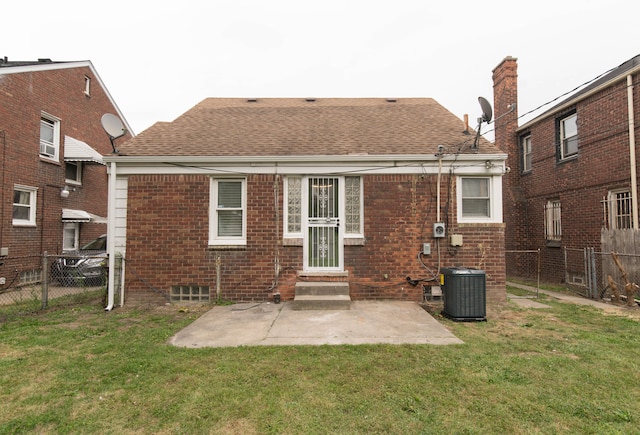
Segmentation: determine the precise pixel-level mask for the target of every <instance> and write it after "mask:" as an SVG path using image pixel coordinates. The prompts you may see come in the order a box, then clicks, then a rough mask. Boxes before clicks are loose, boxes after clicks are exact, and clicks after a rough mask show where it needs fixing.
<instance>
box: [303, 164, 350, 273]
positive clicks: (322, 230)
mask: <svg viewBox="0 0 640 435" xmlns="http://www.w3.org/2000/svg"><path fill="white" fill-rule="evenodd" d="M340 180H341V179H340V178H339V177H309V178H308V179H307V181H308V190H307V192H308V196H307V200H308V204H307V207H306V211H307V216H306V219H305V222H306V226H307V229H306V236H305V238H304V239H305V240H304V253H305V256H304V257H305V258H304V260H305V262H304V263H305V269H306V270H310V271H341V270H342V246H343V245H342V232H341V231H340V209H341V205H342V201H341V195H340V192H341V189H340Z"/></svg>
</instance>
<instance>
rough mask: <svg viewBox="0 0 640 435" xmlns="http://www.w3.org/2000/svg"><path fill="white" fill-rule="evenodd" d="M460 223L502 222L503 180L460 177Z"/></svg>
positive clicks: (458, 210)
mask: <svg viewBox="0 0 640 435" xmlns="http://www.w3.org/2000/svg"><path fill="white" fill-rule="evenodd" d="M456 184H457V188H456V198H457V203H458V207H457V216H458V222H464V223H500V222H502V178H501V177H498V176H492V177H480V176H477V177H476V176H462V175H461V176H459V177H458V178H457V181H456Z"/></svg>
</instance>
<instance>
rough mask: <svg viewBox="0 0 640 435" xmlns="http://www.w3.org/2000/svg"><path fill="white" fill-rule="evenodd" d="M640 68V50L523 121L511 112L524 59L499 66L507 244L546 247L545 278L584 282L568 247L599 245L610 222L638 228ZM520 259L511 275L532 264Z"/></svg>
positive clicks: (497, 92) (498, 135) (496, 71)
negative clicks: (570, 264)
mask: <svg viewBox="0 0 640 435" xmlns="http://www.w3.org/2000/svg"><path fill="white" fill-rule="evenodd" d="M639 72H640V56H636V57H633V58H632V59H630V60H628V61H626V62H624V63H622V64H621V65H620V66H618V67H616V68H614V69H612V70H611V71H609V72H608V73H606V74H605V75H603V76H602V77H600V78H599V79H597V80H596V81H594V82H593V83H591V84H589V85H588V86H585V87H584V88H583V89H580V90H579V91H577V92H576V93H574V94H573V95H571V96H569V97H568V98H566V99H564V100H563V101H561V102H560V103H558V104H556V105H555V106H554V107H553V108H551V109H549V110H547V111H546V112H545V113H543V114H542V115H540V116H537V117H536V118H535V119H533V120H531V121H529V122H527V123H525V124H524V125H521V126H518V121H517V114H516V113H515V112H514V113H513V114H510V113H507V112H509V110H510V109H509V108H508V107H509V105H511V104H513V103H516V102H517V91H518V89H517V61H516V59H514V58H512V57H507V58H505V59H504V60H503V61H502V62H501V63H500V64H499V65H498V66H497V67H496V68H495V69H494V71H493V81H494V106H495V117H496V119H498V118H500V117H502V118H501V119H500V121H499V122H496V126H495V138H496V139H495V143H496V145H497V146H498V147H499V148H500V149H502V150H503V151H505V152H507V154H508V159H507V165H508V166H509V167H510V168H511V172H510V173H509V174H508V175H507V176H506V177H505V185H504V211H505V217H506V219H505V223H506V237H505V240H506V242H505V243H506V249H507V250H532V249H533V250H535V249H540V250H541V259H542V264H541V277H542V279H543V280H547V281H552V282H561V281H565V280H566V281H567V282H571V281H575V282H578V281H580V282H581V281H582V280H583V279H584V276H581V275H583V274H581V273H580V272H576V273H575V274H571V273H567V272H566V271H565V270H564V268H563V265H564V262H565V261H564V260H565V259H564V250H563V248H569V249H574V248H575V249H582V248H586V247H596V248H599V247H600V246H601V237H602V230H603V228H606V229H613V230H620V229H637V228H638V226H637V210H638V207H637V203H636V199H635V196H636V193H635V190H636V188H637V182H635V183H634V182H632V180H635V179H636V174H635V168H636V166H637V158H636V156H635V154H636V145H635V144H636V143H637V142H638V137H637V136H638V125H637V122H638V121H637V120H638V119H640V117H639V116H638V115H639V113H640V90H639V89H638V79H639V77H640V74H639ZM629 107H631V108H632V110H631V111H629V110H628V108H629ZM634 119H635V120H634ZM634 221H635V223H634ZM518 258H519V257H518V256H515V255H512V256H507V263H508V265H507V270H509V271H510V272H509V273H513V274H514V275H518V274H520V272H522V270H523V269H524V268H525V267H526V266H525V265H523V264H517V262H516V260H517V259H518ZM510 260H511V261H512V262H510ZM578 269H579V268H578Z"/></svg>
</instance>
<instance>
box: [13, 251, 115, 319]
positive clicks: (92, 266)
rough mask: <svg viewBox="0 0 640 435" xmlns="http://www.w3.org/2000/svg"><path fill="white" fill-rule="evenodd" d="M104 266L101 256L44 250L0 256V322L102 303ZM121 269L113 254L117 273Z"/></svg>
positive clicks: (105, 264)
mask: <svg viewBox="0 0 640 435" xmlns="http://www.w3.org/2000/svg"><path fill="white" fill-rule="evenodd" d="M107 265H108V261H107V257H106V256H105V255H96V256H77V255H76V256H73V255H47V254H46V253H45V254H44V255H42V256H27V257H4V258H2V259H0V322H2V321H4V320H6V319H8V318H10V317H16V316H20V315H25V314H30V313H34V312H37V311H40V310H44V309H47V308H52V307H68V306H74V305H79V304H87V303H95V304H96V305H99V306H103V307H104V306H106V296H107V277H108V268H107ZM121 268H122V260H121V258H119V257H116V273H117V274H118V275H119V273H118V272H119V271H120V270H121ZM116 281H118V282H119V280H116ZM118 294H119V292H118V291H117V292H116V295H118Z"/></svg>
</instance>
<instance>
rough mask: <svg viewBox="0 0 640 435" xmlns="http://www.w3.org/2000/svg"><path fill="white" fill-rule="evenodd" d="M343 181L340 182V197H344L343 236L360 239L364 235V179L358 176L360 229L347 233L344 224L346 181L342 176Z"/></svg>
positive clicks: (344, 214) (345, 214) (345, 216)
mask: <svg viewBox="0 0 640 435" xmlns="http://www.w3.org/2000/svg"><path fill="white" fill-rule="evenodd" d="M344 178H345V181H343V183H342V188H343V189H344V192H343V195H342V197H343V198H344V203H345V205H344V212H343V213H342V215H343V216H344V221H345V225H344V229H345V231H344V238H345V239H361V238H363V237H364V180H363V177H358V178H359V179H360V229H359V231H358V232H357V233H348V232H347V225H346V218H347V195H346V189H347V182H346V178H347V177H344Z"/></svg>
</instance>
